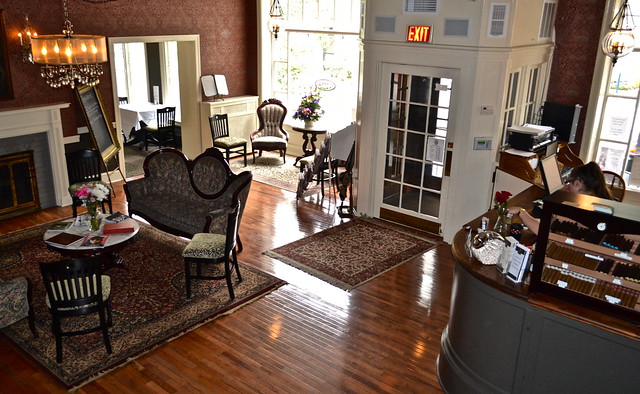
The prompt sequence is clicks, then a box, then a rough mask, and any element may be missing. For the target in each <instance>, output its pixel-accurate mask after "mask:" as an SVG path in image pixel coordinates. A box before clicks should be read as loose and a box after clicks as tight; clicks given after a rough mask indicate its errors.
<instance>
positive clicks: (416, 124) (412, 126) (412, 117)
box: [407, 104, 427, 132]
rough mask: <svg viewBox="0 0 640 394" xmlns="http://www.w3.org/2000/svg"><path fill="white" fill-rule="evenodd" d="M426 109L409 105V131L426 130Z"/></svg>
mask: <svg viewBox="0 0 640 394" xmlns="http://www.w3.org/2000/svg"><path fill="white" fill-rule="evenodd" d="M426 121H427V107H423V106H418V105H413V104H411V105H410V106H409V124H408V125H407V127H408V128H409V130H413V131H422V132H424V130H425V129H426V127H425V124H426Z"/></svg>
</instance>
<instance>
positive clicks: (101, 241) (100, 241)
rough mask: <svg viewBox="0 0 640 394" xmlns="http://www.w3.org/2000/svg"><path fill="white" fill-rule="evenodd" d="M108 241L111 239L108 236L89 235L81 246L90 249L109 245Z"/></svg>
mask: <svg viewBox="0 0 640 394" xmlns="http://www.w3.org/2000/svg"><path fill="white" fill-rule="evenodd" d="M107 239H109V236H108V235H96V234H89V235H87V236H86V237H85V238H84V240H83V241H82V243H81V244H80V246H84V247H89V248H95V247H99V246H104V245H105V244H106V243H107Z"/></svg>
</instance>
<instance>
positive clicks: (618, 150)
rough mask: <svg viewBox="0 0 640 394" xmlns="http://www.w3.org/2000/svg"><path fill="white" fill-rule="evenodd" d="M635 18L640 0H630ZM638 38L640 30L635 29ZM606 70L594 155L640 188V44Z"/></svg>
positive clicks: (635, 17)
mask: <svg viewBox="0 0 640 394" xmlns="http://www.w3.org/2000/svg"><path fill="white" fill-rule="evenodd" d="M629 6H630V9H631V12H632V13H633V18H634V20H635V21H636V24H637V21H638V20H640V15H639V13H640V0H629ZM634 34H635V36H636V37H638V35H639V34H640V29H639V28H638V27H637V26H636V27H635V29H634ZM637 45H638V41H637V40H636V49H635V51H633V52H632V53H630V54H629V55H627V56H624V57H621V58H619V59H618V61H617V62H616V64H615V65H611V66H610V67H609V68H608V69H606V70H605V72H604V75H603V77H602V78H603V81H604V85H603V88H602V93H601V94H602V97H601V100H600V103H601V104H600V106H599V107H598V112H599V115H598V116H597V119H599V123H598V124H597V125H594V126H596V127H594V128H595V129H596V130H597V135H596V138H595V139H594V141H595V142H594V143H593V144H594V145H593V146H592V149H595V150H592V152H593V158H592V160H594V161H596V162H597V163H598V165H600V167H601V168H602V169H603V170H609V171H613V172H616V173H618V174H620V175H621V176H622V177H623V178H624V180H625V182H626V183H627V188H631V189H635V190H640V156H638V149H639V148H640V104H639V103H640V69H639V68H638V64H640V47H638V46H637Z"/></svg>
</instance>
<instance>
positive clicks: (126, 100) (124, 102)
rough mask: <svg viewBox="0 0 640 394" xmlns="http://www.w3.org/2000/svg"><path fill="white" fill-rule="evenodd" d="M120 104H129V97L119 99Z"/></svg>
mask: <svg viewBox="0 0 640 394" xmlns="http://www.w3.org/2000/svg"><path fill="white" fill-rule="evenodd" d="M118 104H129V98H128V97H118Z"/></svg>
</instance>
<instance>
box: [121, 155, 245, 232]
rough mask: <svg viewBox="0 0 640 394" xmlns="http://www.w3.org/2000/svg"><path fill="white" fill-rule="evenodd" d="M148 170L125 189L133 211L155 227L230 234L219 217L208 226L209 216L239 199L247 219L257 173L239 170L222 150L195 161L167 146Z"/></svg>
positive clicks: (148, 163)
mask: <svg viewBox="0 0 640 394" xmlns="http://www.w3.org/2000/svg"><path fill="white" fill-rule="evenodd" d="M144 168H145V176H144V177H143V178H140V179H135V180H131V181H128V182H127V183H125V184H124V190H125V193H126V195H127V202H128V207H129V213H130V214H137V215H140V216H141V217H143V218H144V219H145V220H147V221H148V222H149V223H150V224H151V225H153V226H155V227H157V228H159V229H161V230H163V231H167V232H169V233H171V234H175V235H179V236H183V237H187V238H192V237H193V236H194V235H195V234H197V233H202V232H215V233H221V234H224V233H225V228H224V227H223V225H222V224H220V223H219V221H215V220H214V221H213V223H212V225H211V227H210V228H207V220H208V218H207V215H208V214H209V213H210V212H212V211H216V210H217V209H221V208H226V207H229V206H230V205H231V203H232V201H234V198H237V199H239V200H240V202H241V211H240V218H241V217H242V212H243V211H244V209H243V208H244V206H245V203H246V201H247V197H248V196H249V189H250V187H251V179H252V175H251V172H250V171H244V172H242V173H240V174H233V173H232V172H231V169H230V168H229V164H228V163H227V162H226V160H225V159H224V156H223V155H222V153H221V152H220V151H219V150H217V149H215V148H209V149H207V150H206V151H205V152H204V153H202V154H201V155H199V156H198V157H196V158H195V159H194V160H193V161H192V160H189V159H188V158H187V157H186V156H185V155H184V154H183V153H182V152H180V151H179V150H176V149H172V148H163V149H160V150H157V151H155V152H153V153H152V154H150V155H149V156H147V158H146V160H145V162H144ZM209 219H210V218H209ZM239 220H240V219H239ZM221 226H222V227H221Z"/></svg>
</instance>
